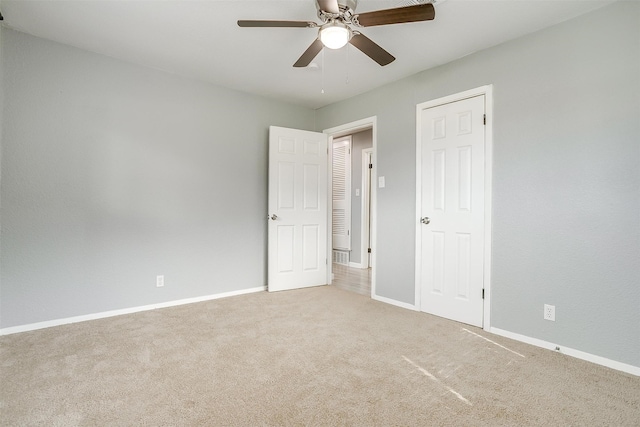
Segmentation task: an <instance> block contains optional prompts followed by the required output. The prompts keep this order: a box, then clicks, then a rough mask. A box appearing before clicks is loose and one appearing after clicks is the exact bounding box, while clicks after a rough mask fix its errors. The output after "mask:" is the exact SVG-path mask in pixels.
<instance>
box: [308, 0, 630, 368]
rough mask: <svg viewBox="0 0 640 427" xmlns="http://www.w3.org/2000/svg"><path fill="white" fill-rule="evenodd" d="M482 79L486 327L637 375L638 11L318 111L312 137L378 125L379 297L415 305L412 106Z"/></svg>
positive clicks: (576, 25) (566, 28) (552, 31)
mask: <svg viewBox="0 0 640 427" xmlns="http://www.w3.org/2000/svg"><path fill="white" fill-rule="evenodd" d="M486 84H493V85H494V101H495V104H494V116H493V120H494V121H493V123H494V153H493V160H494V165H493V204H492V212H493V235H492V242H493V253H492V262H493V265H492V274H493V276H492V283H491V285H492V292H493V295H492V309H491V324H492V326H493V327H496V328H500V329H504V330H507V331H511V332H515V333H518V334H523V335H526V336H529V337H534V338H538V339H541V340H546V341H549V342H555V343H558V344H560V345H564V346H567V347H570V348H574V349H578V350H582V351H585V352H588V353H591V354H595V355H599V356H602V357H606V358H609V359H612V360H617V361H620V362H623V363H627V364H631V365H634V366H640V268H639V267H638V265H639V263H640V136H639V135H640V3H637V2H619V3H615V4H613V5H611V6H608V7H606V8H603V9H599V10H597V11H595V12H593V13H590V14H587V15H583V16H581V17H578V18H576V19H574V20H571V21H568V22H565V23H562V24H560V25H557V26H555V27H552V28H549V29H547V30H544V31H541V32H538V33H535V34H532V35H529V36H526V37H524V38H521V39H518V40H515V41H512V42H509V43H506V44H503V45H500V46H497V47H494V48H491V49H488V50H485V51H481V52H478V53H476V54H473V55H470V56H467V57H465V58H462V59H460V60H457V61H455V62H452V63H450V64H447V65H444V66H441V67H439V68H436V69H432V70H428V71H425V72H422V73H420V74H417V75H414V76H412V77H409V78H406V79H404V80H401V81H398V82H396V83H394V84H391V85H388V86H385V87H382V88H380V89H377V90H374V91H371V92H368V93H365V94H363V95H360V96H357V97H354V98H351V99H349V100H347V101H344V102H341V103H338V104H334V105H331V106H328V107H325V108H322V109H320V110H318V112H317V117H316V123H317V124H316V127H317V129H327V128H330V127H334V126H338V125H340V124H343V123H348V122H351V121H355V120H358V119H361V118H364V117H369V116H374V115H375V116H377V124H378V127H377V132H378V133H377V135H378V136H377V160H378V165H377V173H378V175H383V176H385V177H386V187H385V188H379V189H378V190H377V197H378V198H377V207H378V209H377V246H376V247H377V257H376V260H377V264H376V280H377V282H376V284H377V293H378V294H379V295H380V296H383V297H387V298H391V299H394V300H397V301H401V302H405V303H409V304H413V303H414V290H415V288H414V268H415V265H414V264H415V259H414V257H415V250H414V242H415V221H416V218H415V189H416V187H415V129H416V126H415V107H416V104H418V103H421V102H424V101H428V100H431V99H436V98H439V97H442V96H446V95H450V94H454V93H457V92H461V91H464V90H468V89H472V88H475V87H479V86H482V85H486ZM544 303H548V304H553V305H555V306H556V322H549V321H545V320H543V318H542V312H543V310H542V309H543V304H544Z"/></svg>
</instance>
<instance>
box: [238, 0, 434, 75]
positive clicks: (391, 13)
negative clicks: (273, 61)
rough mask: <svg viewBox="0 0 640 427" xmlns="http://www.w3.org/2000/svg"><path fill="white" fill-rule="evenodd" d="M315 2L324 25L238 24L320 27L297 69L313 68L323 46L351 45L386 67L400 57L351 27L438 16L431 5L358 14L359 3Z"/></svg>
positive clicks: (244, 23) (243, 24)
mask: <svg viewBox="0 0 640 427" xmlns="http://www.w3.org/2000/svg"><path fill="white" fill-rule="evenodd" d="M315 1H316V8H317V9H318V18H320V20H321V21H322V23H321V24H317V23H315V22H312V21H255V20H254V21H250V20H239V21H238V25H239V26H240V27H271V28H278V27H279V28H285V27H286V28H319V30H318V37H317V38H316V40H314V42H313V43H311V46H309V47H308V48H307V50H306V51H305V52H304V53H303V54H302V56H301V57H300V58H299V59H298V60H297V61H296V63H295V64H293V66H294V67H306V66H307V65H309V64H310V63H311V61H312V60H313V58H315V57H316V55H318V53H320V51H321V50H322V48H323V47H328V48H329V49H340V48H341V47H343V46H345V45H346V44H347V43H350V44H351V45H353V46H355V47H356V48H358V49H359V50H360V51H362V53H364V54H365V55H367V56H368V57H370V58H371V59H373V60H374V61H376V62H377V63H378V64H380V65H382V66H384V65H387V64H390V63H391V62H393V61H394V60H395V59H396V58H394V57H393V55H391V54H390V53H389V52H387V51H386V50H384V49H383V48H382V47H380V46H379V45H378V44H376V43H375V42H374V41H373V40H371V39H369V38H368V37H366V36H365V35H364V34H362V33H361V32H359V31H357V30H354V29H352V28H351V26H354V27H373V26H375V25H388V24H401V23H406V22H419V21H429V20H432V19H433V18H434V17H435V15H436V12H435V9H434V8H433V4H431V3H423V4H416V5H412V6H404V7H396V8H393V9H384V10H376V11H373V12H364V13H360V14H357V13H355V9H356V7H357V5H358V0H315Z"/></svg>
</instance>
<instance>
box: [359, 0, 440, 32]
mask: <svg viewBox="0 0 640 427" xmlns="http://www.w3.org/2000/svg"><path fill="white" fill-rule="evenodd" d="M435 16H436V10H435V9H434V8H433V5H432V4H431V3H426V4H418V5H415V6H406V7H396V8H394V9H385V10H376V11H373V12H365V13H360V14H357V15H355V16H354V20H357V22H358V25H360V26H361V27H373V26H374V25H387V24H402V23H405V22H419V21H430V20H432V19H433V18H435Z"/></svg>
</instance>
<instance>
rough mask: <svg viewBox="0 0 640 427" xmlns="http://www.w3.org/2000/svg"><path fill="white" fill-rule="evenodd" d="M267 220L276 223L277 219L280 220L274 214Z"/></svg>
mask: <svg viewBox="0 0 640 427" xmlns="http://www.w3.org/2000/svg"><path fill="white" fill-rule="evenodd" d="M267 218H268V219H270V220H273V221H275V220H276V219H278V215H276V214H273V215H271V216H270V217H267Z"/></svg>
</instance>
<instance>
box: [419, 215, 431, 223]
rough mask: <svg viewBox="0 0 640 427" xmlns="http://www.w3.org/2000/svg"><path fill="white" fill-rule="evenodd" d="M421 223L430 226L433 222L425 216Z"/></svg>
mask: <svg viewBox="0 0 640 427" xmlns="http://www.w3.org/2000/svg"><path fill="white" fill-rule="evenodd" d="M420 222H421V223H423V224H429V223H430V222H431V220H430V219H429V217H428V216H425V217H423V218H420Z"/></svg>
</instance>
